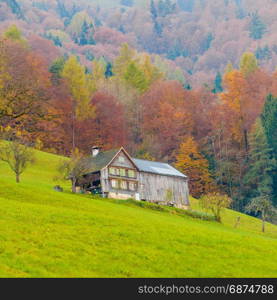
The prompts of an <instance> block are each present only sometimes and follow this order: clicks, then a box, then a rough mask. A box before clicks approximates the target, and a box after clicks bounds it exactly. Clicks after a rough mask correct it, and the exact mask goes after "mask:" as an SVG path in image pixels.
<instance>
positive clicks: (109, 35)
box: [0, 0, 277, 222]
mask: <svg viewBox="0 0 277 300" xmlns="http://www.w3.org/2000/svg"><path fill="white" fill-rule="evenodd" d="M252 4H253V1H251V0H216V1H209V0H178V1H174V0H151V1H150V0H149V1H134V0H121V1H96V0H95V1H93V0H79V1H75V0H70V1H68V0H67V1H65V0H51V1H46V0H33V1H31V0H22V1H19V0H1V1H0V31H1V39H0V132H1V139H7V140H10V139H12V138H13V137H15V136H16V137H18V138H20V139H21V140H22V141H24V143H28V145H31V146H33V147H35V148H36V149H39V150H43V151H46V152H49V153H56V154H60V155H65V156H70V155H71V154H72V153H73V151H74V150H75V149H78V150H79V151H80V152H81V153H83V154H84V155H85V154H88V153H90V151H91V147H92V146H94V145H99V146H101V147H102V149H104V150H109V149H113V148H117V147H120V146H124V147H126V149H128V151H129V152H130V153H131V154H132V155H134V156H136V157H139V158H144V159H148V160H158V161H165V162H169V163H171V164H172V165H174V166H175V167H177V168H178V169H179V170H180V171H181V172H183V173H184V174H187V175H188V176H189V178H190V192H191V194H192V196H194V197H195V198H200V197H201V196H203V195H205V194H207V193H209V192H215V191H216V192H220V193H222V194H225V195H228V196H229V197H230V198H231V199H232V200H233V202H232V208H233V209H235V210H238V211H242V212H246V208H247V206H248V205H249V203H250V202H251V201H252V200H253V199H261V198H262V199H267V200H268V201H269V202H270V203H272V204H273V205H274V206H277V69H276V67H277V33H276V32H277V20H276V14H277V1H276V0H264V1H255V6H253V5H252ZM271 221H273V222H276V220H275V221H274V220H271Z"/></svg>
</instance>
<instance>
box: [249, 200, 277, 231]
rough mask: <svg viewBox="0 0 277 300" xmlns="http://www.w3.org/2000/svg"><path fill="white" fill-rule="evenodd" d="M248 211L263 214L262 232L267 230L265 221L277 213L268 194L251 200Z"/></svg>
mask: <svg viewBox="0 0 277 300" xmlns="http://www.w3.org/2000/svg"><path fill="white" fill-rule="evenodd" d="M246 212H254V213H256V214H258V213H259V214H260V215H261V219H262V232H265V221H266V219H267V218H268V217H270V216H271V215H273V214H276V209H275V208H274V206H273V205H272V203H271V201H270V197H269V196H268V195H261V196H259V197H256V198H254V199H252V200H251V202H250V203H249V204H248V205H247V207H246Z"/></svg>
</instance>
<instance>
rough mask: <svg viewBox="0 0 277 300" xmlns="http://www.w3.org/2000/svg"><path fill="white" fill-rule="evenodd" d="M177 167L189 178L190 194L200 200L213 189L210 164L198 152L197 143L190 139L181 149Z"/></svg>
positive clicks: (177, 158) (178, 154) (177, 157)
mask: <svg viewBox="0 0 277 300" xmlns="http://www.w3.org/2000/svg"><path fill="white" fill-rule="evenodd" d="M176 160H177V161H176V163H175V166H176V168H177V169H179V170H180V171H181V172H183V173H184V174H186V175H187V176H188V177H189V188H190V193H191V195H192V196H193V197H195V198H200V197H201V196H202V195H203V194H205V193H207V192H208V191H210V190H211V189H212V188H213V182H212V178H211V174H210V172H209V163H208V161H207V160H206V159H205V158H204V157H203V156H202V155H201V153H200V152H199V150H198V146H197V143H196V142H195V140H194V139H193V138H192V137H188V138H187V139H186V140H185V141H184V142H183V143H182V144H181V145H180V148H179V151H178V153H177V156H176Z"/></svg>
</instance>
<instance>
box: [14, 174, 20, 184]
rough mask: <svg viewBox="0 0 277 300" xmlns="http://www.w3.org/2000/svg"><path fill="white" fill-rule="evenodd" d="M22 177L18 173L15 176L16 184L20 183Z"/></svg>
mask: <svg viewBox="0 0 277 300" xmlns="http://www.w3.org/2000/svg"><path fill="white" fill-rule="evenodd" d="M19 176H20V175H19V174H18V173H16V174H15V177H16V183H19V182H20V177H19Z"/></svg>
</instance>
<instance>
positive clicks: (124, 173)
mask: <svg viewBox="0 0 277 300" xmlns="http://www.w3.org/2000/svg"><path fill="white" fill-rule="evenodd" d="M120 176H121V177H126V170H125V169H120Z"/></svg>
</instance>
